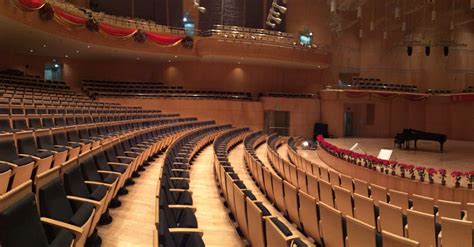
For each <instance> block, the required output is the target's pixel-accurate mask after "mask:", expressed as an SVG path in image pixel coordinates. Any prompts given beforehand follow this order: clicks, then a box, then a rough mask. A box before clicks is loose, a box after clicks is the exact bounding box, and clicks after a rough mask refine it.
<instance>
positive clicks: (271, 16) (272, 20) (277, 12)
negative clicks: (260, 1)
mask: <svg viewBox="0 0 474 247" xmlns="http://www.w3.org/2000/svg"><path fill="white" fill-rule="evenodd" d="M282 2H283V4H286V3H287V0H283V1H282ZM286 11H287V8H286V7H285V6H282V5H279V4H278V0H273V2H272V6H271V7H270V10H269V11H268V16H267V21H266V22H265V24H266V25H267V26H269V27H271V28H275V27H276V25H278V24H280V23H281V22H282V18H281V15H282V14H285V13H286Z"/></svg>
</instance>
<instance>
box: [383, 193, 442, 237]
mask: <svg viewBox="0 0 474 247" xmlns="http://www.w3.org/2000/svg"><path fill="white" fill-rule="evenodd" d="M378 207H379V216H378V218H377V225H378V228H379V231H386V232H390V233H393V234H396V235H398V236H405V230H404V227H405V223H404V220H403V210H402V208H401V207H397V206H395V205H392V204H388V203H385V202H381V201H380V202H379V205H378ZM433 228H434V227H433Z"/></svg>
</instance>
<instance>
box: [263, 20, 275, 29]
mask: <svg viewBox="0 0 474 247" xmlns="http://www.w3.org/2000/svg"><path fill="white" fill-rule="evenodd" d="M265 24H267V26H270V27H271V28H275V26H276V25H275V23H272V22H270V21H267V22H265Z"/></svg>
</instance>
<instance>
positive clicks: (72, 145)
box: [67, 142, 81, 148]
mask: <svg viewBox="0 0 474 247" xmlns="http://www.w3.org/2000/svg"><path fill="white" fill-rule="evenodd" d="M67 146H69V147H72V148H77V147H80V146H81V144H79V143H71V142H70V143H68V144H67Z"/></svg>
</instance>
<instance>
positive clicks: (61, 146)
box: [54, 145, 72, 149]
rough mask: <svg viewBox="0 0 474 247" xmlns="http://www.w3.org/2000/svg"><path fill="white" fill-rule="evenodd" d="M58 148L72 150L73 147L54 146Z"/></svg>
mask: <svg viewBox="0 0 474 247" xmlns="http://www.w3.org/2000/svg"><path fill="white" fill-rule="evenodd" d="M54 146H55V147H57V148H67V149H72V147H69V146H63V145H54Z"/></svg>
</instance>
